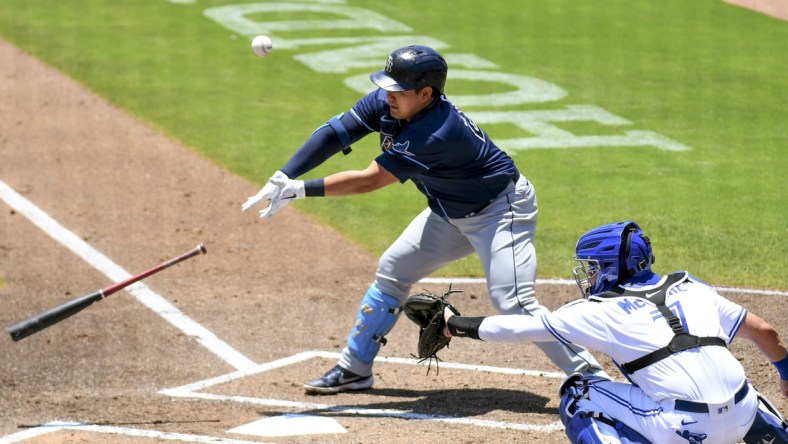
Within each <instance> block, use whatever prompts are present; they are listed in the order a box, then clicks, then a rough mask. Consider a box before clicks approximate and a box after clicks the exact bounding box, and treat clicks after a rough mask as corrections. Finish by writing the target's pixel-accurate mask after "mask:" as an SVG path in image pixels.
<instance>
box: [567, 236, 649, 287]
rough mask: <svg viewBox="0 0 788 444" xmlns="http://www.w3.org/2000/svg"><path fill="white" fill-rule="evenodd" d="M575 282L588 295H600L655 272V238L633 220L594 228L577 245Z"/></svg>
mask: <svg viewBox="0 0 788 444" xmlns="http://www.w3.org/2000/svg"><path fill="white" fill-rule="evenodd" d="M575 260H576V261H578V262H580V265H579V266H577V267H575V268H574V269H573V272H574V275H575V281H576V282H577V285H578V286H579V287H580V291H581V292H582V293H583V295H584V296H590V295H597V294H600V293H603V292H605V291H607V290H610V289H611V288H612V287H613V286H614V285H616V284H618V283H621V282H622V281H625V280H627V279H629V278H632V277H639V276H643V275H645V274H647V273H651V264H653V263H654V255H653V254H652V252H651V241H650V240H649V238H648V236H646V234H645V233H643V231H642V230H641V229H640V226H638V224H636V223H635V222H633V221H625V222H616V223H611V224H607V225H602V226H600V227H597V228H594V229H593V230H591V231H589V232H587V233H586V234H584V235H583V236H581V237H580V240H578V241H577V246H576V247H575Z"/></svg>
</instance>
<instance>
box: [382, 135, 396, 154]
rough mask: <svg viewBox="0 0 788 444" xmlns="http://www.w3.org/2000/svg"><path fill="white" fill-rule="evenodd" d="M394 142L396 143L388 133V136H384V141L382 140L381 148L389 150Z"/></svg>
mask: <svg viewBox="0 0 788 444" xmlns="http://www.w3.org/2000/svg"><path fill="white" fill-rule="evenodd" d="M393 144H394V139H392V138H391V136H389V135H386V137H384V138H383V141H382V142H380V150H381V151H384V152H385V151H388V150H390V149H391V146H392V145H393Z"/></svg>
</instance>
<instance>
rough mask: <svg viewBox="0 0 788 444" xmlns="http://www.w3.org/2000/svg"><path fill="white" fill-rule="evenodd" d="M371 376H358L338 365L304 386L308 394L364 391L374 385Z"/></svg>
mask: <svg viewBox="0 0 788 444" xmlns="http://www.w3.org/2000/svg"><path fill="white" fill-rule="evenodd" d="M374 382H375V381H374V379H373V378H372V375H369V376H359V375H357V374H355V373H353V372H351V371H350V370H346V369H344V368H342V367H340V366H339V365H337V366H335V367H334V368H332V369H331V370H329V371H328V372H326V374H325V375H323V376H321V377H320V378H318V379H315V380H313V381H309V382H307V383H306V384H304V389H306V392H307V393H308V394H313V395H331V394H334V393H339V392H345V391H350V390H366V389H368V388H370V387H372V384H373V383H374Z"/></svg>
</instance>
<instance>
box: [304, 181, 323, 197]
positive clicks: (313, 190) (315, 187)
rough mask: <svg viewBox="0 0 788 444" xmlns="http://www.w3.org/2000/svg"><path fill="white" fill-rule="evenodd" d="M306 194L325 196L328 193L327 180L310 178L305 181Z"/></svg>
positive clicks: (307, 195)
mask: <svg viewBox="0 0 788 444" xmlns="http://www.w3.org/2000/svg"><path fill="white" fill-rule="evenodd" d="M304 195H305V196H306V197H323V196H325V195H326V185H325V180H324V179H323V178H322V177H321V178H320V179H309V180H305V181H304Z"/></svg>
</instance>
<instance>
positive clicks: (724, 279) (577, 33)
mask: <svg viewBox="0 0 788 444" xmlns="http://www.w3.org/2000/svg"><path fill="white" fill-rule="evenodd" d="M278 3H280V4H288V3H287V2H286V1H285V0H282V1H279V2H278ZM270 4H272V2H243V1H195V2H185V1H180V2H173V3H171V2H167V1H165V0H136V1H134V2H117V1H113V0H73V1H70V2H52V1H49V0H3V3H2V5H3V6H2V11H1V12H0V35H2V37H3V38H5V39H7V40H9V41H11V42H12V43H13V44H15V45H17V46H18V47H20V48H22V49H24V50H25V51H27V52H29V53H31V54H33V55H35V56H36V57H38V58H40V59H41V60H43V61H44V62H46V63H48V64H50V65H52V66H54V67H56V68H58V69H59V70H61V71H63V72H65V73H67V74H68V75H69V76H71V77H72V78H74V79H77V80H78V81H79V82H81V83H83V84H84V85H87V86H88V87H89V88H91V89H92V90H94V91H96V92H97V93H99V94H101V95H102V96H104V97H106V98H107V99H108V100H110V101H111V102H113V103H114V104H116V105H118V106H120V107H122V108H124V109H126V110H128V111H129V112H130V113H131V114H133V115H135V116H137V117H139V118H141V119H143V120H145V121H146V122H148V123H149V124H150V125H152V126H154V127H155V128H157V129H159V130H161V131H162V132H164V133H166V134H168V135H170V136H172V137H174V138H176V139H178V140H180V141H182V142H183V143H184V144H186V145H188V146H190V147H193V148H194V149H195V150H196V151H198V152H200V153H202V154H203V155H205V156H207V157H209V158H211V159H212V160H213V161H215V162H216V163H217V164H218V165H221V166H222V167H224V168H226V169H228V170H230V171H232V172H233V173H235V174H238V175H241V176H243V177H246V178H248V179H250V180H252V181H254V182H255V183H258V184H262V183H263V182H264V181H265V180H266V179H267V178H268V176H269V175H270V174H271V173H272V172H273V171H275V170H276V169H277V168H279V167H280V166H281V165H283V164H284V163H285V162H286V161H287V159H288V158H289V156H290V155H291V154H292V153H293V152H294V150H295V149H297V148H298V147H299V146H300V145H301V143H303V141H304V140H305V139H306V138H307V137H308V136H309V134H310V133H311V132H312V131H313V130H314V129H315V128H316V127H318V126H319V125H321V124H322V123H323V122H325V121H326V120H327V119H328V118H329V117H331V116H333V115H335V114H338V113H339V112H343V111H346V110H347V109H349V108H350V107H351V106H352V105H353V104H354V103H355V101H356V100H357V99H358V98H360V97H361V93H360V92H359V91H356V90H353V89H351V88H350V87H348V86H346V84H345V81H346V80H347V79H349V78H351V77H356V76H363V75H365V74H368V73H369V72H371V71H373V70H376V69H379V68H380V67H382V65H383V63H384V62H385V59H386V56H387V55H388V52H390V51H391V50H393V49H396V47H398V46H402V45H401V44H400V43H401V42H402V41H410V42H411V43H422V42H424V41H425V39H432V40H434V41H439V42H442V44H444V46H445V47H444V48H441V52H442V53H443V54H444V55H446V56H447V59H449V55H456V54H460V53H462V54H466V55H471V56H474V57H475V60H477V61H476V62H473V61H471V62H468V61H467V59H465V60H466V61H465V62H462V61H460V62H457V64H452V59H449V63H450V67H449V68H450V71H449V80H448V83H447V94H448V96H449V98H450V99H452V98H453V97H458V100H457V101H456V103H457V105H458V106H460V107H461V108H462V109H463V110H464V111H465V112H466V113H467V114H468V115H469V116H470V117H471V118H472V119H476V120H477V123H479V122H481V121H487V120H489V119H490V118H491V117H490V116H492V115H500V113H504V112H505V113H516V112H524V113H525V114H522V115H521V116H533V115H536V114H538V113H537V112H548V114H550V113H552V114H550V115H551V116H555V115H556V113H558V114H560V113H562V112H566V111H567V110H568V109H570V108H569V107H572V106H577V105H583V106H586V108H583V109H594V110H597V111H599V112H602V113H604V114H606V115H608V116H613V117H615V118H616V119H617V120H618V121H619V122H618V123H615V124H602V123H600V122H598V121H592V120H589V119H588V118H580V119H575V120H568V121H560V122H559V121H556V120H549V121H548V122H544V121H539V122H537V123H541V124H542V125H543V126H541V127H540V126H538V125H535V126H527V125H524V124H522V122H523V120H522V119H520V118H518V119H516V120H514V121H513V122H489V123H488V124H483V123H480V126H482V127H483V128H485V129H487V131H488V133H489V134H490V135H491V136H492V138H493V139H494V140H497V141H502V142H501V146H505V145H507V144H508V143H509V142H506V143H504V141H513V140H525V141H526V143H532V144H533V143H535V144H536V145H539V143H537V142H536V141H535V139H537V138H538V137H539V136H545V134H548V133H545V134H541V133H540V131H542V130H543V129H544V128H545V126H544V125H547V126H548V129H549V130H551V131H553V132H552V133H549V134H548V135H547V138H548V139H549V140H550V141H551V143H554V144H557V146H556V147H553V148H546V147H544V146H537V147H535V148H532V149H510V148H507V151H509V152H510V154H511V155H512V157H513V158H514V159H515V161H516V162H517V164H518V166H519V167H520V169H521V171H523V172H524V173H525V174H526V175H527V176H528V177H529V179H530V180H531V181H532V182H533V183H534V184H535V187H536V190H537V195H538V199H539V206H540V215H539V229H538V231H537V236H536V243H537V248H538V254H539V270H540V272H539V275H540V277H542V278H547V277H560V278H569V277H570V274H571V271H570V270H571V265H572V261H571V256H572V251H573V248H574V242H575V240H576V239H577V237H578V236H579V235H580V234H582V233H583V232H584V231H585V230H587V229H590V228H592V227H594V226H596V225H599V224H602V223H607V222H612V221H615V220H622V219H630V218H631V219H635V220H636V221H638V222H639V223H640V224H641V226H642V227H643V228H644V230H645V231H646V232H647V233H648V234H649V235H650V237H651V239H652V241H653V243H654V247H655V254H656V257H657V262H656V266H655V269H656V270H657V271H658V272H661V273H667V272H670V271H673V270H677V269H689V270H690V271H691V272H692V273H693V274H695V275H696V276H698V277H700V278H702V279H704V280H706V281H709V282H712V283H714V284H716V285H725V286H747V287H757V288H777V289H788V277H786V276H785V275H784V273H783V269H784V268H785V265H786V264H787V263H786V259H785V251H786V244H787V242H786V240H787V239H788V223H787V222H786V220H788V198H786V194H785V191H784V190H785V189H786V187H787V186H788V179H786V175H785V171H786V169H788V161H786V157H785V155H786V152H787V150H788V125H787V124H786V122H788V120H786V108H785V101H786V98H788V96H786V91H788V76H786V74H785V73H787V72H788V52H786V51H785V48H786V47H787V46H788V23H786V22H783V21H779V20H776V19H773V18H769V17H767V16H764V15H760V14H758V13H755V12H752V11H748V10H745V9H741V8H738V7H735V6H731V5H728V4H726V3H724V2H722V1H717V0H697V1H692V2H688V1H685V0H650V1H640V2H626V1H623V0H618V1H615V0H594V1H591V0H587V1H576V0H553V1H550V2H544V1H520V2H511V1H509V0H490V1H486V2H484V3H483V5H482V4H480V3H479V2H476V1H471V0H458V1H453V2H451V6H450V7H449V6H447V5H448V3H446V2H416V1H400V2H390V3H381V2H376V1H371V0H368V1H358V0H348V1H347V2H345V3H344V4H343V3H321V2H306V3H303V2H302V3H293V4H294V5H297V6H298V7H297V8H293V9H294V10H291V11H281V10H268V9H266V8H267V6H266V5H270ZM241 5H246V6H247V7H248V8H252V9H249V12H247V13H246V15H244V16H243V18H244V20H245V23H247V24H248V23H258V24H261V25H259V26H258V27H257V28H256V29H255V31H257V32H255V33H260V34H269V35H272V36H273V38H274V45H275V49H274V52H273V53H272V54H271V55H270V56H269V57H267V58H265V59H261V58H257V57H255V56H254V55H253V53H252V52H251V50H250V48H249V42H250V40H251V37H252V36H253V34H250V33H251V31H250V30H249V29H248V28H244V29H245V30H244V29H242V28H241V26H240V25H239V23H241V22H236V23H235V24H232V23H230V22H229V20H230V18H229V17H231V15H226V16H225V18H224V19H223V20H225V22H223V23H220V22H219V21H217V20H216V19H215V18H210V14H206V11H207V10H212V11H219V10H218V9H216V8H220V7H236V8H237V10H241V8H240V6H241ZM304 5H311V6H310V7H309V8H307V7H305V6H304ZM315 5H318V6H320V5H322V6H321V7H322V8H323V9H319V8H316V7H315ZM254 8H256V9H254ZM343 8H344V9H343ZM222 11H226V10H222ZM362 13H364V14H370V13H371V14H372V15H365V16H364V17H365V18H364V20H361V21H359V22H357V23H356V24H355V25H354V26H348V27H344V28H341V29H337V28H338V27H339V26H340V25H335V26H333V27H326V26H322V27H321V26H320V25H319V24H320V23H326V22H331V23H335V24H336V23H337V22H338V21H339V20H341V19H347V16H346V15H347V14H351V15H352V14H362ZM343 14H346V15H345V16H343ZM382 18H387V19H388V20H389V22H384V21H383V19H382ZM296 20H300V21H301V22H296ZM306 22H309V23H311V25H310V24H309V23H306ZM297 23H301V24H304V23H306V24H305V25H304V26H302V27H301V28H298V27H297V26H296V24H297ZM371 24H379V25H380V24H382V25H385V26H387V27H388V28H387V29H371V28H369V29H367V27H368V26H371ZM382 25H381V26H382ZM346 37H354V38H376V39H378V40H379V43H381V48H387V49H385V50H382V49H381V50H379V51H378V53H375V54H376V55H375V56H373V55H369V57H368V58H367V59H364V60H360V61H359V63H358V64H356V65H348V64H347V63H346V60H343V59H342V58H339V59H337V58H333V59H332V58H327V59H319V58H314V56H315V55H316V54H320V53H321V52H323V53H325V52H326V51H329V50H337V49H342V48H349V47H353V46H355V45H359V43H350V42H348V41H345V40H342V39H343V38H346ZM318 38H328V39H329V40H328V41H329V42H331V43H330V44H322V43H318V41H317V40H313V41H312V43H309V44H302V45H300V46H297V47H293V48H291V49H288V48H287V47H286V46H287V45H285V47H281V46H277V45H278V44H280V43H282V42H285V41H290V42H292V41H294V40H295V39H318ZM332 40H333V41H332ZM388 41H390V42H391V45H390V47H389V46H387V42H388ZM296 57H299V58H296ZM303 57H307V59H308V60H323V62H322V63H316V64H312V65H310V64H308V63H305V62H304V59H303ZM309 57H312V58H311V59H309ZM337 60H338V61H337ZM455 60H460V59H455ZM479 60H483V61H484V62H485V63H487V65H484V64H483V63H482V64H479V63H481V62H479ZM333 63H336V65H334V64H333ZM462 63H466V64H467V65H468V66H462ZM474 63H476V64H475V65H474ZM457 67H460V68H461V69H456V68H457ZM462 70H466V71H473V72H475V73H477V74H478V73H481V75H485V73H493V74H500V73H503V74H505V75H507V76H514V77H516V78H517V79H532V80H533V79H537V80H538V81H540V82H543V86H544V85H545V84H546V85H549V86H552V87H555V88H557V90H558V91H562V92H563V95H562V96H560V97H559V95H553V96H552V97H551V98H550V100H542V101H541V102H540V101H537V99H536V95H535V93H534V92H532V93H531V95H530V96H529V95H528V94H526V96H525V99H523V101H521V102H520V103H515V104H502V102H495V103H482V104H479V103H475V102H473V101H472V100H469V99H467V97H468V96H469V95H482V96H488V97H489V96H492V95H494V94H502V93H506V94H505V95H509V96H511V95H513V94H515V93H516V92H517V87H516V86H513V85H512V84H511V83H507V82H505V81H503V82H502V81H497V82H496V81H486V80H478V79H476V80H474V79H467V78H464V77H463V76H462V75H461V71H462ZM453 74H454V76H455V77H452V75H453ZM529 84H530V85H535V83H529ZM368 88H369V89H372V84H371V83H369V86H368ZM540 91H545V89H544V88H542V89H541V90H540ZM462 97H465V98H466V100H465V103H467V106H466V105H465V104H463V101H462V100H459V99H460V98H462ZM528 112H531V114H528ZM495 113H499V114H495ZM509 115H512V114H509ZM477 117H478V118H477ZM586 117H587V116H586ZM528 118H530V117H528ZM551 118H554V117H551ZM622 122H627V123H626V124H624V123H622ZM532 123H533V122H532ZM540 128H541V129H540ZM555 131H558V132H559V133H560V131H563V133H561V134H564V135H563V136H561V135H560V134H559V135H555ZM628 131H639V132H641V133H638V134H641V136H642V134H644V133H647V134H650V135H652V136H655V137H658V138H661V139H660V140H668V141H670V143H671V144H673V146H681V147H684V148H689V149H688V150H685V151H670V150H665V149H660V147H658V146H655V145H659V144H658V143H657V144H652V145H648V144H645V145H644V144H643V143H642V140H641V139H643V137H640V138H630V139H631V140H630V139H628V140H630V142H627V141H624V142H616V143H612V142H610V143H608V142H605V141H613V140H616V139H615V137H620V136H623V135H625V134H626V133H627V132H628ZM562 137H563V138H562ZM594 137H597V138H599V137H601V138H602V139H601V140H602V142H600V143H598V144H597V145H596V146H588V147H571V145H572V143H574V142H578V143H579V142H581V141H585V140H590V139H591V138H594ZM377 143H378V142H377V137H376V136H375V135H372V136H370V137H367V138H366V139H365V140H364V141H362V143H359V144H357V145H356V146H355V147H354V152H353V154H351V155H350V156H347V157H345V156H342V155H338V156H335V157H334V158H332V159H330V160H329V161H327V162H326V163H325V164H324V165H323V166H321V167H320V168H318V169H316V170H315V171H313V172H311V173H309V174H308V175H307V176H305V177H306V178H310V177H319V176H322V175H326V174H329V173H332V172H336V171H340V170H344V169H355V168H363V167H365V166H366V165H368V164H369V162H370V161H371V160H372V159H373V158H374V157H375V156H376V155H377V153H378V152H379V149H378V147H377ZM563 143H566V145H562V144H563ZM663 145H664V144H663ZM245 198H246V196H237V200H238V202H239V207H240V204H241V203H242V202H243V201H244V200H245ZM295 205H296V206H297V208H298V209H299V210H301V211H305V212H308V213H312V214H314V215H315V216H316V217H317V218H318V219H319V220H321V221H323V222H325V223H326V224H329V225H332V226H334V227H336V228H337V229H338V230H339V231H341V232H342V233H344V234H345V235H346V236H348V237H349V238H351V239H353V240H354V241H356V242H358V243H359V244H361V245H363V246H364V247H365V248H368V249H369V250H370V251H372V252H374V253H380V252H382V251H383V250H384V249H385V248H386V247H387V246H388V245H389V243H390V242H391V241H393V239H394V238H395V237H396V236H397V235H398V234H399V232H400V231H401V230H402V229H403V228H404V227H405V226H406V224H407V223H408V222H409V221H410V219H411V218H412V217H413V216H414V215H415V214H416V213H417V212H418V211H420V210H421V209H422V208H423V207H424V205H425V200H424V198H423V197H422V196H421V195H420V194H418V193H417V192H416V191H415V187H413V186H412V185H411V184H405V185H394V186H391V187H388V188H386V189H384V190H381V191H379V192H376V193H373V194H370V195H364V196H356V197H350V198H339V199H307V200H305V201H299V202H297V203H296V204H295ZM442 273H443V274H447V275H476V276H478V275H480V274H481V269H480V267H478V264H477V259H476V258H475V257H472V258H468V259H467V260H464V261H461V262H459V263H457V264H454V265H452V266H450V267H449V268H447V269H445V270H443V271H442Z"/></svg>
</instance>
